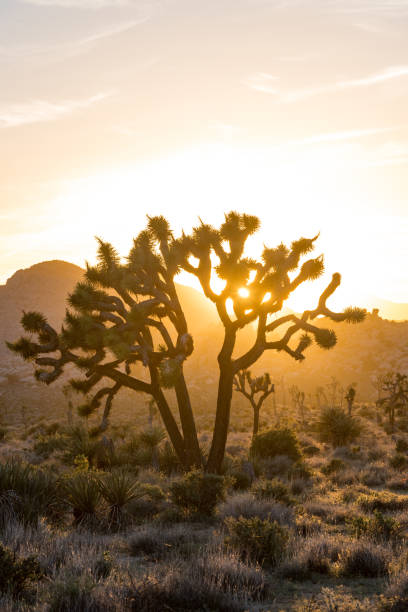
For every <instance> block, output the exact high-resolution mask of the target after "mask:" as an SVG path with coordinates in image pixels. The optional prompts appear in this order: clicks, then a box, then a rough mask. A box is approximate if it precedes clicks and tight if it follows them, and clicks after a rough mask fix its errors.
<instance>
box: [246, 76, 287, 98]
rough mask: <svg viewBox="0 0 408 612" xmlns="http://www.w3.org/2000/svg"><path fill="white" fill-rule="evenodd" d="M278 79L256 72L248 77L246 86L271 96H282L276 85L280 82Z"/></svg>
mask: <svg viewBox="0 0 408 612" xmlns="http://www.w3.org/2000/svg"><path fill="white" fill-rule="evenodd" d="M278 80H279V79H278V77H277V76H274V75H272V74H267V73H266V72H256V73H255V74H253V75H251V76H250V77H248V79H247V80H246V81H245V84H246V85H248V87H250V88H251V89H255V90H256V91H262V92H264V93H269V94H280V91H279V89H278V88H277V87H276V86H275V85H274V83H276V81H278Z"/></svg>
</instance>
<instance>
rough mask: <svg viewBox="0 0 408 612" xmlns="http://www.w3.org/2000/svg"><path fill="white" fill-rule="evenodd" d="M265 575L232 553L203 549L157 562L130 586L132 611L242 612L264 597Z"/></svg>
mask: <svg viewBox="0 0 408 612" xmlns="http://www.w3.org/2000/svg"><path fill="white" fill-rule="evenodd" d="M265 593H266V588H265V581H264V576H263V573H262V571H261V569H260V568H259V567H257V566H255V567H254V566H249V565H247V564H246V563H244V562H243V561H241V560H240V559H239V557H238V556H237V555H236V554H234V553H229V554H226V553H222V552H218V551H211V550H205V551H203V554H201V555H199V556H197V557H196V558H192V559H189V560H188V561H181V560H175V559H171V560H170V561H169V563H168V564H161V565H156V566H155V567H154V568H153V569H152V570H151V571H150V572H149V574H146V575H145V576H142V577H141V578H140V579H139V580H138V581H137V582H136V583H134V584H133V585H132V588H131V593H130V602H129V603H130V606H129V607H130V610H131V611H132V612H156V611H157V610H177V612H191V610H195V611H197V612H207V611H208V610H214V611H217V612H244V610H248V609H249V606H250V605H251V602H256V601H258V600H260V599H262V598H263V597H264V596H265Z"/></svg>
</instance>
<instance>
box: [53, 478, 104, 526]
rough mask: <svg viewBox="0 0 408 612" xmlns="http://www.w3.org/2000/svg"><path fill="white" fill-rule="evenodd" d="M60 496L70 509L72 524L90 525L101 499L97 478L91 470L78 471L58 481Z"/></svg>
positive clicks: (92, 522) (95, 515) (94, 518)
mask: <svg viewBox="0 0 408 612" xmlns="http://www.w3.org/2000/svg"><path fill="white" fill-rule="evenodd" d="M60 497H61V498H62V499H63V500H65V502H66V503H67V504H68V505H69V506H70V508H71V509H72V513H73V515H74V524H75V525H80V524H86V525H92V524H94V523H95V520H96V518H97V511H98V507H99V503H100V501H101V491H100V485H99V478H98V476H96V474H94V473H93V472H78V473H76V474H75V475H74V476H72V477H70V478H65V479H63V480H62V481H61V482H60Z"/></svg>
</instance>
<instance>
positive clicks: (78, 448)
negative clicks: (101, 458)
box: [64, 425, 98, 464]
mask: <svg viewBox="0 0 408 612" xmlns="http://www.w3.org/2000/svg"><path fill="white" fill-rule="evenodd" d="M97 446H98V440H95V439H93V438H91V436H90V435H89V432H88V430H87V429H86V427H84V426H83V425H76V426H75V427H72V428H71V429H70V430H69V432H68V434H67V439H66V443H65V453H64V458H65V460H66V461H67V462H68V463H73V461H74V459H75V457H77V456H78V455H85V457H86V458H87V459H88V461H89V463H90V464H92V461H93V459H94V456H95V453H96V450H97Z"/></svg>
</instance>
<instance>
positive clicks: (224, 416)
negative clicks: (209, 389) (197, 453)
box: [206, 366, 234, 474]
mask: <svg viewBox="0 0 408 612" xmlns="http://www.w3.org/2000/svg"><path fill="white" fill-rule="evenodd" d="M233 378H234V374H233V371H232V367H231V366H229V367H228V368H225V369H224V368H222V369H221V371H220V378H219V384H218V396H217V412H216V416H215V425H214V434H213V439H212V443H211V449H210V454H209V456H208V462H207V468H206V469H207V472H211V473H216V474H219V473H220V472H221V467H222V461H223V459H224V453H225V446H226V444H227V436H228V428H229V421H230V411H231V399H232V381H233Z"/></svg>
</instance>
